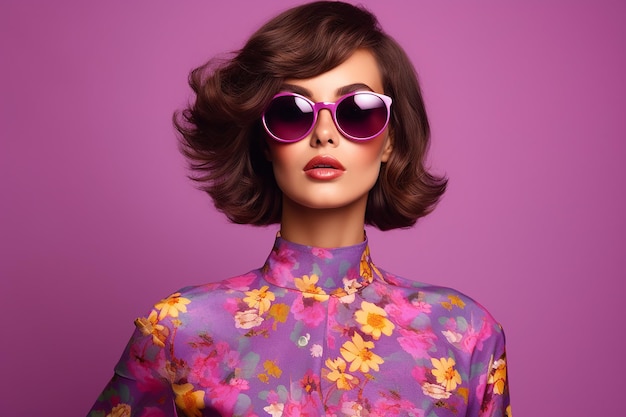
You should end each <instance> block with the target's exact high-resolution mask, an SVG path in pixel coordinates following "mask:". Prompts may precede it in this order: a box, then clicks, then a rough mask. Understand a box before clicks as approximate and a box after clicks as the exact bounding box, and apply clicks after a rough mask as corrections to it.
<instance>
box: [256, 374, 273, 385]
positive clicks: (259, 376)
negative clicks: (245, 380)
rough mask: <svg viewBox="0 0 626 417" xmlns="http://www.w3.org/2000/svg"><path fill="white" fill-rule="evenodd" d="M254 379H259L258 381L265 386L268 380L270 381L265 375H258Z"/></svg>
mask: <svg viewBox="0 0 626 417" xmlns="http://www.w3.org/2000/svg"><path fill="white" fill-rule="evenodd" d="M256 377H257V378H259V381H261V382H263V383H265V384H267V383H268V382H269V380H270V377H269V376H267V375H265V374H258V375H257V376H256Z"/></svg>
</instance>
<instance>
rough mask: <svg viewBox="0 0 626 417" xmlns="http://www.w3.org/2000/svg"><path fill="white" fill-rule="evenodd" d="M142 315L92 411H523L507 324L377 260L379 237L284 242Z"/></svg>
mask: <svg viewBox="0 0 626 417" xmlns="http://www.w3.org/2000/svg"><path fill="white" fill-rule="evenodd" d="M135 324H136V327H137V329H136V331H135V333H134V335H133V336H132V338H131V340H130V342H129V344H128V346H127V347H126V350H125V351H124V354H123V356H122V358H121V360H120V362H119V363H118V365H117V367H116V368H115V375H114V377H113V379H112V380H111V382H110V383H109V384H108V385H107V386H106V388H105V389H104V391H103V392H102V394H101V395H100V397H99V398H98V400H97V402H96V404H95V405H94V406H93V409H92V410H91V412H90V414H89V416H90V417H105V416H106V417H127V416H137V417H165V416H167V417H170V416H189V417H201V416H223V417H225V416H247V417H253V416H259V417H260V416H271V417H281V416H282V417H287V416H328V417H331V416H333V417H342V416H369V417H382V416H413V417H448V416H484V417H487V416H509V417H510V416H511V408H510V405H509V391H508V385H507V375H506V357H505V349H504V334H503V333H502V329H501V327H500V325H499V324H498V323H497V322H496V321H495V320H494V319H493V318H492V317H491V315H490V314H489V313H488V312H487V311H486V310H485V309H484V308H483V307H481V306H480V305H479V304H477V303H476V302H475V301H473V300H471V299H470V298H468V297H466V296H465V295H463V294H461V293H459V292H457V291H454V290H451V289H449V288H442V287H436V286H432V285H428V284H423V283H418V282H414V281H410V280H407V279H403V278H400V277H397V276H394V275H392V274H390V273H388V272H385V271H383V270H381V269H379V268H377V267H376V266H375V265H374V264H373V263H372V260H371V258H370V254H369V248H368V245H367V240H365V241H364V242H363V243H361V244H359V245H355V246H349V247H342V248H337V249H322V248H316V247H310V246H303V245H297V244H294V243H291V242H288V241H286V240H284V239H282V238H281V237H277V239H276V242H275V244H274V247H273V249H272V252H271V254H270V256H269V258H268V260H267V262H266V263H265V265H264V266H263V267H262V268H261V269H259V270H255V271H252V272H249V273H247V274H245V275H241V276H238V277H235V278H231V279H228V280H225V281H222V282H218V283H211V284H207V285H203V286H197V287H190V288H185V289H183V290H181V291H179V292H176V293H174V294H172V295H170V296H169V297H168V298H166V299H164V300H161V301H159V302H158V303H157V304H155V306H154V308H153V309H152V310H151V311H150V312H149V314H148V315H147V316H146V317H142V318H139V319H137V320H136V321H135Z"/></svg>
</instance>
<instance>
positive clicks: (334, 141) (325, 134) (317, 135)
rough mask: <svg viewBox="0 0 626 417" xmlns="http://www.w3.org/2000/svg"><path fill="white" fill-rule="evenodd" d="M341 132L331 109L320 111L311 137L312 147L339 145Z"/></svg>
mask: <svg viewBox="0 0 626 417" xmlns="http://www.w3.org/2000/svg"><path fill="white" fill-rule="evenodd" d="M339 137H340V134H339V131H338V130H337V126H335V121H334V120H333V116H332V114H331V112H330V109H320V111H319V113H318V114H317V121H316V122H315V126H314V127H313V134H312V135H311V146H313V147H316V146H326V145H332V146H337V145H339Z"/></svg>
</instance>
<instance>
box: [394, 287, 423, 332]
mask: <svg viewBox="0 0 626 417" xmlns="http://www.w3.org/2000/svg"><path fill="white" fill-rule="evenodd" d="M390 298H391V302H390V303H389V304H387V305H386V306H385V311H386V312H387V314H389V316H390V317H392V318H393V319H394V320H396V322H397V323H398V324H400V325H401V326H409V325H410V324H411V322H412V321H413V319H414V318H415V317H417V316H418V314H420V313H421V312H422V310H421V309H419V308H417V307H415V305H413V304H412V303H409V302H408V300H407V299H406V298H404V296H403V295H402V293H401V292H400V291H393V292H392V293H391V297H390Z"/></svg>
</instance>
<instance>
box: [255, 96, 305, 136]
mask: <svg viewBox="0 0 626 417" xmlns="http://www.w3.org/2000/svg"><path fill="white" fill-rule="evenodd" d="M314 119H315V115H314V113H313V107H311V104H310V103H309V102H307V101H306V100H304V99H302V98H301V97H297V96H280V97H276V98H274V100H272V102H271V103H270V106H269V107H268V109H267V110H266V111H265V124H266V126H267V129H268V130H269V131H270V132H271V133H272V134H273V135H274V136H276V137H278V138H280V139H282V140H285V141H295V140H298V139H301V138H302V137H303V136H304V135H305V134H306V133H307V132H308V131H309V129H310V128H311V126H312V125H313V120H314Z"/></svg>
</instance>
